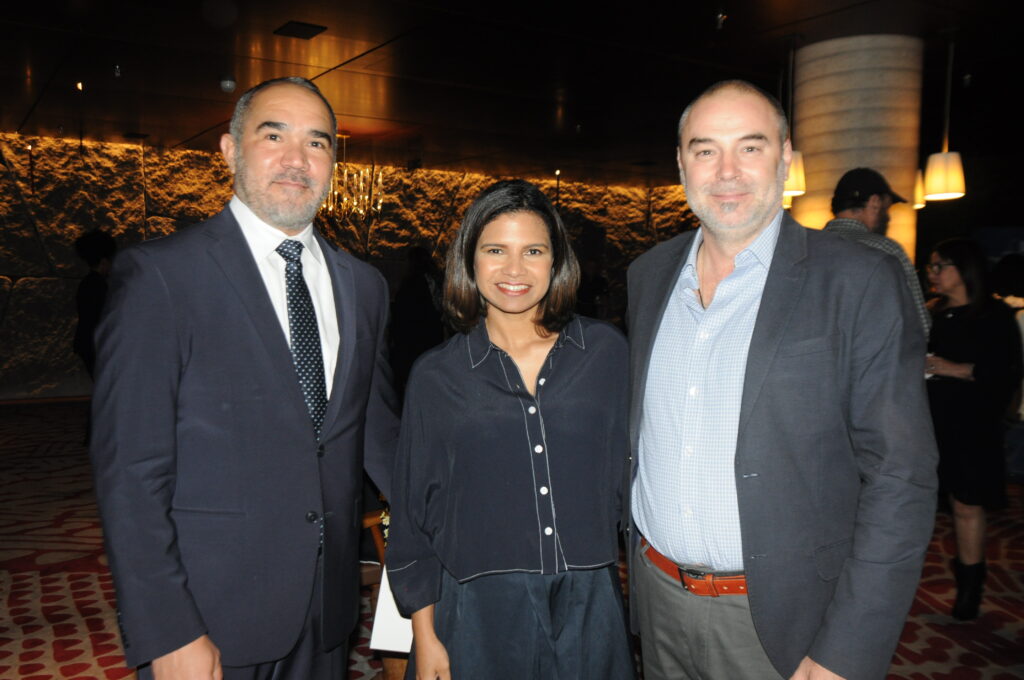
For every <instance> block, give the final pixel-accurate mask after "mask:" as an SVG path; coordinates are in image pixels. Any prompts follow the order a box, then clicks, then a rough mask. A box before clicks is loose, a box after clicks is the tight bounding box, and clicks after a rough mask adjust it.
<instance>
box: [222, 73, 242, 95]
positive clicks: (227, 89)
mask: <svg viewBox="0 0 1024 680" xmlns="http://www.w3.org/2000/svg"><path fill="white" fill-rule="evenodd" d="M236 87H238V83H236V82H235V79H234V78H232V77H231V76H224V77H223V78H221V79H220V91H221V92H223V93H224V94H231V93H232V92H234V91H235V88H236Z"/></svg>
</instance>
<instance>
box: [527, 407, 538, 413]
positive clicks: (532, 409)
mask: <svg viewBox="0 0 1024 680" xmlns="http://www.w3.org/2000/svg"><path fill="white" fill-rule="evenodd" d="M526 410H527V412H529V413H536V412H537V407H536V406H531V407H530V408H528V409H526Z"/></svg>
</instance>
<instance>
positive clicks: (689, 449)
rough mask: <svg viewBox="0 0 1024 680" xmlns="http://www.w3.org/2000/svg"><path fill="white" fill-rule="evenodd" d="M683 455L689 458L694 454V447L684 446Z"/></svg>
mask: <svg viewBox="0 0 1024 680" xmlns="http://www.w3.org/2000/svg"><path fill="white" fill-rule="evenodd" d="M683 455H684V456H686V457H687V458H689V457H690V456H692V455H693V447H692V446H684V447H683Z"/></svg>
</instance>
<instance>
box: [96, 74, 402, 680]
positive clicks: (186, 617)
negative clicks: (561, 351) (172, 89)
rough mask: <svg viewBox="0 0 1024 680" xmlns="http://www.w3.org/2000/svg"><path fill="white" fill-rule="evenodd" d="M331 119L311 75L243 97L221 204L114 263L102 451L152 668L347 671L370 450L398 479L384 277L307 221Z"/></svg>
mask: <svg viewBox="0 0 1024 680" xmlns="http://www.w3.org/2000/svg"><path fill="white" fill-rule="evenodd" d="M335 135H336V123H335V119H334V114H333V112H332V111H331V108H330V106H329V104H328V103H327V101H326V100H325V99H324V97H323V95H321V94H320V91H319V90H318V89H317V88H316V86H315V85H313V84H312V83H311V82H309V81H307V80H304V79H301V78H286V79H276V80H273V81H268V82H265V83H262V84H260V85H257V86H256V87H255V88H253V89H252V90H250V91H249V92H247V93H246V94H244V95H243V96H242V97H241V99H240V100H239V102H238V104H237V106H236V109H235V115H234V117H233V118H232V121H231V128H230V133H229V134H225V135H224V136H223V137H222V139H221V150H222V152H223V154H224V158H225V160H226V161H227V163H228V166H229V168H230V169H231V171H232V173H233V174H234V192H235V195H234V197H233V198H232V200H231V202H230V203H229V205H228V206H227V207H226V208H225V209H224V210H223V211H221V212H220V213H219V214H217V215H216V216H214V217H213V218H211V219H210V220H208V221H206V222H203V223H201V224H198V225H195V226H193V227H190V228H187V229H184V230H182V231H180V232H178V233H175V234H173V235H171V236H168V237H166V238H162V239H157V240H153V241H149V242H146V243H143V244H141V245H140V246H138V247H135V248H131V249H129V250H127V251H125V252H124V253H123V256H122V257H119V258H118V259H117V262H116V264H115V266H114V271H113V275H112V277H111V288H110V294H109V297H108V307H107V312H106V315H105V318H104V320H103V322H102V323H101V326H100V329H99V332H98V335H97V337H98V359H97V383H96V391H95V394H94V397H93V411H94V421H95V431H94V435H93V446H92V458H93V464H94V467H95V475H96V487H97V494H98V497H99V503H100V509H101V513H102V516H103V525H104V531H105V535H106V541H107V553H108V556H109V558H110V565H111V570H112V571H113V574H114V580H115V585H116V587H117V595H118V605H119V620H120V624H121V632H122V639H123V642H124V648H125V654H126V657H127V662H128V664H129V665H133V666H134V665H141V668H140V675H141V676H142V677H156V678H158V679H160V680H164V679H167V678H221V677H224V678H271V677H273V678H295V679H300V678H301V679H303V680H305V679H307V678H338V677H342V674H343V673H344V672H345V668H346V665H347V664H346V659H345V644H344V641H345V639H346V638H347V636H348V634H349V632H350V631H351V630H352V628H353V626H354V625H355V622H356V619H357V615H358V605H359V598H358V584H357V573H358V564H357V559H358V556H357V555H358V553H357V551H358V546H357V538H358V534H359V531H360V528H361V515H362V512H361V508H360V503H361V499H360V489H361V484H362V472H363V469H364V466H365V468H366V470H367V471H368V472H369V473H370V475H371V477H372V478H373V479H374V481H376V483H377V484H378V486H379V487H380V488H381V489H382V491H383V492H384V493H385V494H387V492H388V490H389V487H390V470H391V461H392V455H393V454H392V448H393V443H394V440H395V434H396V427H397V418H396V416H395V413H396V404H395V399H394V396H393V392H392V388H391V385H390V373H389V370H388V368H387V361H386V353H385V325H386V316H387V312H386V309H387V302H388V295H387V290H386V284H385V282H384V280H383V278H382V277H381V276H380V274H379V273H377V272H376V270H374V269H373V268H372V267H370V266H368V265H366V264H364V263H361V262H359V261H357V260H356V259H354V258H352V257H351V256H349V255H348V254H346V253H344V252H341V251H339V250H338V249H337V248H336V247H335V246H333V245H331V244H330V243H328V242H327V241H325V240H324V239H323V238H321V236H320V235H319V234H318V233H316V232H315V230H314V229H313V228H312V224H311V223H312V220H313V217H314V215H315V214H316V211H317V209H318V208H319V206H320V205H321V203H322V202H323V199H324V197H325V196H326V193H327V191H328V188H329V186H330V180H331V173H332V170H333V166H334V160H335Z"/></svg>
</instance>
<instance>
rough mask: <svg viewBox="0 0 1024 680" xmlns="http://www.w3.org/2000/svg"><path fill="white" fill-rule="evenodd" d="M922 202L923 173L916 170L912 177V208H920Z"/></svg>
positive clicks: (923, 202) (922, 204) (922, 205)
mask: <svg viewBox="0 0 1024 680" xmlns="http://www.w3.org/2000/svg"><path fill="white" fill-rule="evenodd" d="M924 204H925V200H924V173H923V172H921V171H920V170H918V171H917V175H916V176H915V177H914V210H920V209H921V208H923V207H924Z"/></svg>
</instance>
